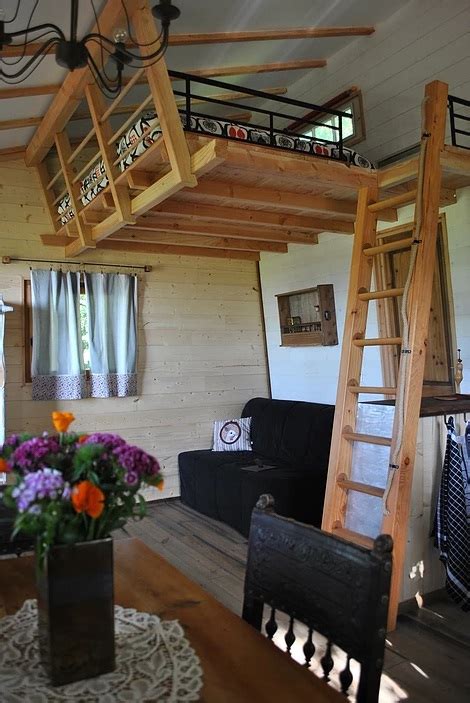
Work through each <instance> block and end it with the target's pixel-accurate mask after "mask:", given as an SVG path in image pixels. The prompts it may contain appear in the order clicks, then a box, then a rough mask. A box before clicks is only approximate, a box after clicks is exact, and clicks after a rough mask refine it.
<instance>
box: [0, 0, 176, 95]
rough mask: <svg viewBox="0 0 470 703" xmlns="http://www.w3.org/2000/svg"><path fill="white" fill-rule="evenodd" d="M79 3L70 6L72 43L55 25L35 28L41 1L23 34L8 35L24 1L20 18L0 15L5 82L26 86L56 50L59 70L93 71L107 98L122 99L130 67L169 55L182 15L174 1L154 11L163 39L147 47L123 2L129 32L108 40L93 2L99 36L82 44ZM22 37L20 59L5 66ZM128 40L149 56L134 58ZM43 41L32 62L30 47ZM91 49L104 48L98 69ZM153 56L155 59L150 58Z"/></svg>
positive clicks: (163, 0) (0, 68) (0, 65)
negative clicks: (7, 51)
mask: <svg viewBox="0 0 470 703" xmlns="http://www.w3.org/2000/svg"><path fill="white" fill-rule="evenodd" d="M78 2H79V0H71V2H70V37H69V38H67V37H66V36H65V34H64V32H63V31H62V29H61V28H60V27H57V25H55V24H51V23H45V24H38V25H36V26H31V24H32V20H33V16H34V13H35V11H36V8H37V6H38V3H39V0H35V2H34V5H33V8H32V10H31V13H30V16H29V20H28V23H27V26H26V28H25V29H20V30H18V31H16V32H6V31H5V27H6V25H8V24H11V23H12V22H14V21H15V20H16V18H17V16H18V11H19V8H20V3H21V0H18V3H17V6H16V9H15V12H14V14H13V17H12V18H11V19H6V18H5V17H4V14H5V12H4V10H0V80H1V81H3V82H4V83H8V84H10V85H16V84H18V83H21V82H22V81H24V80H26V79H27V78H28V77H29V76H30V75H31V74H32V73H33V71H34V70H35V69H36V68H37V67H38V66H39V64H40V63H41V62H42V61H43V59H44V58H45V56H46V55H47V54H48V53H49V52H50V51H51V49H52V48H53V47H54V48H55V56H56V61H57V63H58V64H59V65H60V66H64V67H65V68H68V69H69V70H70V71H73V70H75V69H76V68H83V67H84V66H87V65H88V67H89V68H90V71H91V73H92V74H93V77H94V80H95V82H96V84H97V85H98V87H99V88H100V89H101V91H102V92H103V93H104V94H105V95H109V96H113V95H117V94H118V93H119V92H120V90H121V87H122V73H123V70H124V67H125V66H131V67H134V68H137V67H142V66H149V65H152V64H153V63H156V62H157V61H158V60H159V59H160V58H161V57H162V56H163V55H164V53H165V51H166V49H167V47H168V37H169V30H170V22H172V21H173V20H176V19H177V18H178V17H179V16H180V11H179V10H178V8H177V7H175V6H174V5H172V4H171V0H159V4H158V5H155V6H154V7H153V8H152V14H153V15H154V17H155V18H156V19H157V20H159V22H160V23H161V31H160V34H159V36H158V37H157V39H155V41H153V42H150V43H148V44H139V43H138V42H137V41H135V39H134V38H133V36H132V30H131V23H130V20H129V15H128V12H127V10H126V6H125V4H124V0H121V4H122V7H123V11H124V15H125V18H126V24H127V28H126V29H123V28H116V29H115V31H114V36H113V39H109V38H108V37H105V36H103V35H102V34H101V33H100V29H99V20H98V15H97V12H96V9H95V4H94V0H90V4H91V7H92V9H93V13H94V16H95V22H96V27H97V29H98V32H91V33H90V34H86V35H85V36H84V37H83V38H82V39H78V38H77V22H78ZM19 37H22V38H23V40H22V42H21V43H15V46H18V47H19V49H18V53H19V56H18V57H17V58H16V59H15V60H14V61H11V62H9V61H6V59H5V57H2V50H3V49H4V47H5V46H8V45H9V44H12V43H13V40H14V39H17V38H19ZM128 38H129V39H130V40H131V41H132V43H133V45H134V46H135V48H137V49H144V50H145V56H141V55H140V54H139V53H134V51H130V50H129V49H128V48H127V47H126V44H125V42H126V40H127V39H128ZM40 39H42V40H43V43H42V44H41V45H40V46H39V47H38V49H37V50H36V51H35V52H34V54H33V55H32V56H31V57H30V58H27V47H28V45H29V44H32V43H37V42H38V40H40ZM92 43H95V44H98V45H99V47H100V50H101V61H100V62H99V64H98V63H97V62H96V61H95V59H94V58H93V56H92V54H91V53H90V50H89V48H88V47H89V45H90V44H92ZM134 46H133V48H134ZM155 46H156V48H155V50H154V51H152V47H155ZM148 51H150V52H151V53H147V52H148ZM108 57H109V58H110V62H109V63H110V65H111V67H112V71H111V74H110V73H109V72H108V71H107V67H106V59H107V58H108ZM6 66H10V67H12V66H15V67H16V66H17V67H18V68H15V69H13V70H11V71H8V69H7V70H5V67H6ZM108 70H109V67H108Z"/></svg>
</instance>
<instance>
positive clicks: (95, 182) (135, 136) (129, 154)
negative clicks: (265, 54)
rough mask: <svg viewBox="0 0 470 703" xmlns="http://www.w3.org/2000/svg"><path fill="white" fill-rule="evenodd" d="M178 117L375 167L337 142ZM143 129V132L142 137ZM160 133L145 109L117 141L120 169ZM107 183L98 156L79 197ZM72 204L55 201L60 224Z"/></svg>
mask: <svg viewBox="0 0 470 703" xmlns="http://www.w3.org/2000/svg"><path fill="white" fill-rule="evenodd" d="M181 121H182V123H183V127H184V129H186V130H188V131H190V132H200V133H202V134H210V135H212V136H214V137H225V138H229V139H235V140H238V141H245V142H250V143H251V144H259V145H261V146H275V147H277V148H281V149H292V150H294V151H301V152H303V153H304V154H312V155H314V156H322V157H327V158H330V159H338V160H340V161H346V162H347V163H348V164H353V165H354V166H360V167H361V168H369V169H370V168H374V166H373V164H372V163H371V162H370V161H369V160H368V159H366V158H365V157H364V156H361V154H358V153H357V151H354V150H353V149H349V148H347V147H343V156H342V157H341V154H340V150H339V148H338V147H337V146H335V145H334V144H325V143H322V142H319V141H317V140H315V139H314V138H313V137H305V136H302V135H295V134H292V133H290V134H287V133H285V132H279V131H275V132H274V133H273V141H274V143H273V144H271V138H270V134H269V131H268V130H265V129H263V128H262V127H255V126H253V125H249V124H244V123H238V122H230V121H227V120H223V119H219V118H217V119H216V118H214V117H207V116H205V115H197V116H196V115H195V116H191V120H190V125H189V127H188V126H187V124H186V117H185V116H184V115H181ZM144 132H145V136H144V137H143V139H141V137H142V135H143V134H144ZM161 133H162V132H161V129H160V122H159V119H158V117H157V115H156V113H155V112H153V111H152V112H146V113H144V114H143V115H142V116H141V117H140V118H139V119H138V120H137V122H135V124H134V125H133V126H132V127H131V128H130V129H129V130H128V131H127V132H126V133H125V134H124V135H123V136H122V137H121V139H120V140H119V141H118V143H117V144H116V153H117V155H118V156H121V154H122V155H123V158H122V159H121V161H119V168H120V170H121V172H123V171H125V170H126V169H127V168H129V166H130V165H131V164H132V163H134V161H136V159H138V158H139V156H140V155H141V154H143V153H144V152H145V151H146V150H147V149H148V148H149V147H150V146H151V145H152V144H153V143H154V142H155V141H156V140H157V139H158V137H159V136H160V135H161ZM139 140H140V141H139ZM133 144H135V145H136V146H135V148H134V149H131V147H132V145H133ZM108 183H109V180H108V176H107V174H106V168H105V165H104V163H103V160H102V159H101V160H100V161H98V162H97V163H96V164H95V165H94V166H93V167H92V169H91V170H90V171H89V173H88V174H87V175H86V176H85V178H83V180H82V181H81V182H80V200H81V202H82V204H83V205H87V204H88V203H90V202H91V201H92V200H94V198H96V196H97V195H98V193H100V192H101V191H102V190H104V188H106V187H107V185H108ZM71 205H72V203H71V200H70V196H69V194H68V193H67V194H66V195H65V196H64V197H63V198H62V200H60V201H59V203H58V205H57V212H58V214H59V215H60V216H61V218H60V222H61V224H62V225H65V224H67V222H70V220H72V219H73V218H74V217H75V213H74V211H73V208H72V207H71Z"/></svg>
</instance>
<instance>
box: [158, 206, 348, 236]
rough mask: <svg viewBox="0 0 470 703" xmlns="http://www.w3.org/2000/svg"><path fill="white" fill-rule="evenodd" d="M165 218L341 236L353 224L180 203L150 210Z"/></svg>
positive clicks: (346, 232)
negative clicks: (161, 214) (210, 220)
mask: <svg viewBox="0 0 470 703" xmlns="http://www.w3.org/2000/svg"><path fill="white" fill-rule="evenodd" d="M151 212H152V213H157V212H158V213H163V214H167V215H174V216H176V217H178V216H179V215H186V216H189V217H191V219H192V221H194V222H197V221H198V220H201V219H214V220H217V221H218V222H220V221H225V222H232V223H235V222H239V223H245V224H255V225H262V226H263V225H264V226H268V227H272V226H274V227H280V228H286V229H304V230H307V231H309V232H311V231H312V230H316V231H318V232H339V233H341V234H354V224H353V223H352V222H346V221H344V220H330V219H325V220H322V219H320V218H318V217H317V218H312V217H302V216H300V215H284V214H279V213H276V212H266V211H264V210H242V209H240V208H233V207H219V206H216V205H194V204H193V203H185V202H182V201H181V200H179V201H173V202H165V203H162V204H161V205H159V206H158V207H157V208H155V209H154V210H152V211H151Z"/></svg>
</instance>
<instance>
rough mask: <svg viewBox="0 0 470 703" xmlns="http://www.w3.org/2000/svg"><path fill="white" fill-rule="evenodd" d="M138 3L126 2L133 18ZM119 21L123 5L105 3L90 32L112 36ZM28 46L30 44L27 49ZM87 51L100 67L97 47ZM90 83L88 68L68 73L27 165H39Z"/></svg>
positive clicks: (110, 0) (38, 132) (118, 0)
mask: <svg viewBox="0 0 470 703" xmlns="http://www.w3.org/2000/svg"><path fill="white" fill-rule="evenodd" d="M140 4H141V0H127V2H126V8H127V10H128V12H129V13H130V14H131V15H132V14H133V13H134V11H135V9H136V8H137V7H139V5H140ZM122 21H123V6H122V3H121V0H108V2H106V3H105V5H104V8H103V11H102V12H101V13H100V17H99V29H98V26H96V25H95V27H94V28H93V30H92V31H93V32H98V31H100V32H101V33H102V34H104V35H105V36H108V35H109V36H111V35H112V32H113V30H114V28H115V27H118V26H120V24H121V23H122ZM31 46H32V45H31V44H30V45H29V47H31ZM10 48H11V47H10ZM89 52H90V54H91V56H92V57H93V59H94V60H95V61H96V63H97V64H98V65H100V63H101V49H100V46H99V45H98V44H95V43H91V44H90V46H89ZM2 53H3V52H2ZM89 80H90V71H89V69H88V67H84V68H78V69H75V71H71V72H70V73H69V74H68V75H67V76H66V78H65V80H64V82H63V83H62V85H61V87H60V88H59V91H58V92H57V94H56V95H55V97H54V99H53V101H52V103H51V105H50V107H49V109H48V110H47V112H46V114H45V115H44V118H43V120H42V122H41V124H40V125H39V126H38V128H37V130H36V133H35V134H34V136H33V138H32V139H31V141H30V143H29V145H28V147H27V149H26V159H25V160H26V165H27V166H32V165H35V164H38V163H40V162H41V161H42V160H43V159H44V157H45V156H46V154H47V152H48V151H49V149H50V147H51V146H52V145H53V143H54V135H55V134H57V133H58V132H61V131H62V130H63V129H64V127H65V125H66V124H67V122H68V121H69V119H70V117H71V115H72V114H73V113H74V112H75V110H76V108H77V106H78V104H79V102H80V100H81V98H82V96H83V91H84V89H85V85H86V84H87V83H88V82H89Z"/></svg>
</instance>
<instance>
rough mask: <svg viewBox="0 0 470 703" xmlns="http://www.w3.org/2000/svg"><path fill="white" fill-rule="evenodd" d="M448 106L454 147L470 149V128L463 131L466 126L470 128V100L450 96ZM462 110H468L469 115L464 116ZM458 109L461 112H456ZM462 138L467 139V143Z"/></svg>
mask: <svg viewBox="0 0 470 703" xmlns="http://www.w3.org/2000/svg"><path fill="white" fill-rule="evenodd" d="M448 106H449V117H450V134H451V139H452V146H459V147H461V148H462V149H470V128H469V129H463V127H464V124H466V125H468V127H470V124H469V123H470V100H464V99H463V98H457V97H456V96H455V95H449V96H448ZM456 106H457V108H456ZM462 108H463V110H467V112H468V114H463V112H462ZM456 109H457V110H459V112H456ZM462 137H464V138H466V141H465V140H464V139H462Z"/></svg>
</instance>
